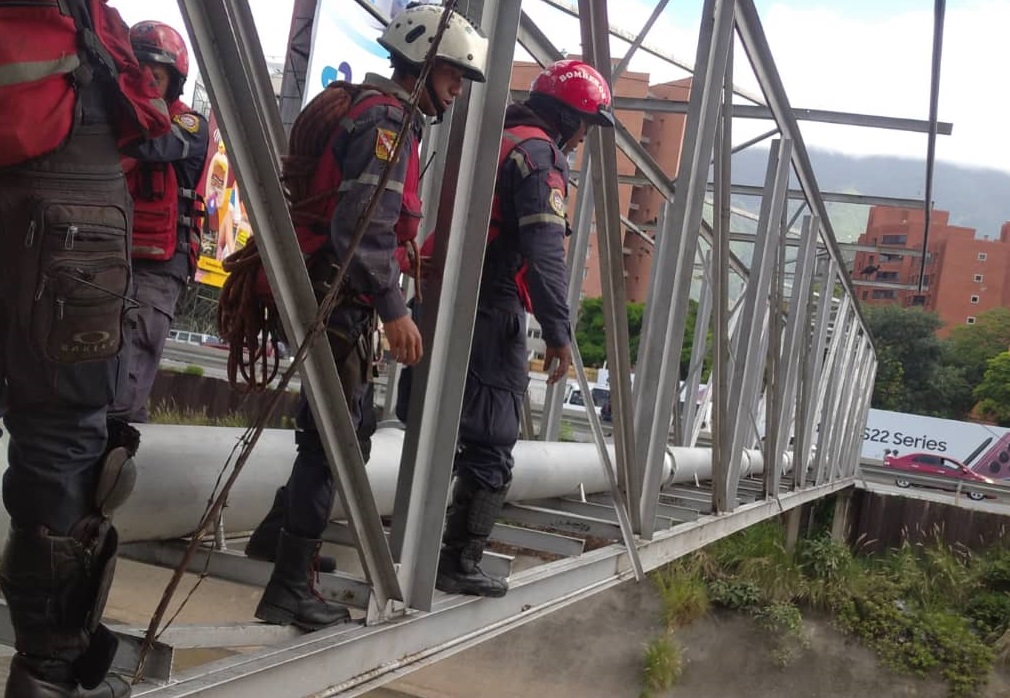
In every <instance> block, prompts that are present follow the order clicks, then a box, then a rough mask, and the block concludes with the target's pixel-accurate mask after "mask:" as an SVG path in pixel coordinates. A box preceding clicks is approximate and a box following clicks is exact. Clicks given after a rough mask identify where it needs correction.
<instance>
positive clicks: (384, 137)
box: [375, 128, 396, 161]
mask: <svg viewBox="0 0 1010 698" xmlns="http://www.w3.org/2000/svg"><path fill="white" fill-rule="evenodd" d="M395 149H396V132H395V131H390V130H389V129H388V128H380V129H377V131H376V134H375V157H377V158H379V159H380V160H387V161H388V160H390V159H391V158H392V157H393V150H395Z"/></svg>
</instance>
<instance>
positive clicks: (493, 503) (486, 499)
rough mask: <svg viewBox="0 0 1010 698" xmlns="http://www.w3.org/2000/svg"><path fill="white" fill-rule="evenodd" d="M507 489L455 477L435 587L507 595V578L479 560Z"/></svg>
mask: <svg viewBox="0 0 1010 698" xmlns="http://www.w3.org/2000/svg"><path fill="white" fill-rule="evenodd" d="M508 489H509V486H508V485H505V486H504V487H499V488H498V489H497V490H489V489H485V488H484V487H482V486H481V485H480V484H479V483H478V482H476V481H474V480H471V479H470V478H467V477H460V478H457V479H456V486H455V488H454V489H453V493H452V502H451V503H450V504H449V510H448V512H447V515H446V525H445V535H444V536H443V538H442V552H441V553H440V555H439V558H438V575H437V576H436V578H435V588H436V589H438V590H439V591H444V592H446V593H448V594H468V595H470V596H492V597H499V596H505V593H506V592H507V591H508V588H509V586H508V580H507V579H504V578H502V577H493V576H491V575H489V574H487V573H486V572H484V570H482V569H481V567H480V561H481V558H482V557H483V556H484V545H485V544H486V543H487V539H488V536H490V535H491V529H492V528H494V522H495V519H497V518H498V514H499V513H501V510H502V507H503V506H504V505H505V495H506V494H507V493H508Z"/></svg>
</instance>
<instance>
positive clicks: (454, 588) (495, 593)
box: [435, 580, 509, 599]
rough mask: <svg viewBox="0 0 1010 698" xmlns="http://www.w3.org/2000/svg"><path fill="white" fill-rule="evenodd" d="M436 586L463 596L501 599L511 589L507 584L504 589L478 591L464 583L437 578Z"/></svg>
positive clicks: (445, 591) (440, 589)
mask: <svg viewBox="0 0 1010 698" xmlns="http://www.w3.org/2000/svg"><path fill="white" fill-rule="evenodd" d="M435 588H436V589H438V590H439V591H441V592H443V593H446V594H461V595H463V596H483V597H484V598H486V599H500V598H501V597H503V596H505V594H507V593H508V591H509V589H508V587H507V586H506V587H505V588H504V589H485V590H481V591H478V590H476V589H473V588H472V587H467V586H464V585H462V584H456V583H455V582H445V581H442V580H436V582H435Z"/></svg>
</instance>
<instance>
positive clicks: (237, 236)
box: [196, 0, 408, 288]
mask: <svg viewBox="0 0 1010 698" xmlns="http://www.w3.org/2000/svg"><path fill="white" fill-rule="evenodd" d="M407 2H408V0H371V4H372V5H373V6H374V7H375V9H376V10H377V11H378V12H379V13H380V14H382V15H383V16H387V17H391V16H395V15H396V14H397V13H399V12H400V11H401V10H402V9H403V8H404V7H406V5H407ZM381 32H382V23H381V22H379V20H377V19H376V18H375V17H374V16H372V15H371V14H370V13H369V12H367V11H366V10H365V9H364V8H362V7H360V6H359V5H358V4H357V3H354V2H349V1H348V0H321V2H319V4H318V5H317V7H316V19H315V24H314V26H313V38H312V54H311V56H310V57H309V68H308V76H307V79H306V87H305V102H306V103H308V101H309V100H311V99H312V98H313V97H315V96H316V95H317V94H319V93H320V92H322V90H323V88H325V87H326V86H327V85H329V84H330V83H331V82H334V81H336V80H343V81H346V82H361V80H362V79H364V77H365V73H368V72H376V73H381V74H383V75H388V74H389V72H390V70H389V54H388V52H387V51H386V50H385V49H384V48H382V47H381V46H379V44H378V43H377V42H376V38H377V37H378V36H379V34H380V33H381ZM210 134H211V142H210V147H209V148H208V152H207V162H206V165H205V167H204V175H203V179H202V181H201V182H200V184H199V185H198V187H197V191H198V192H199V193H200V194H201V195H202V196H203V198H204V202H205V204H206V209H207V215H206V217H205V218H204V225H203V230H202V233H201V236H200V257H199V260H198V262H197V272H196V280H197V281H199V282H200V283H204V284H208V285H211V286H217V287H219V288H220V287H221V286H222V285H223V284H224V280H225V278H227V274H226V273H225V272H224V270H223V269H222V267H221V260H223V259H224V258H225V257H227V256H228V255H229V254H231V253H232V252H235V251H236V250H239V249H241V248H242V247H244V246H245V244H246V242H248V240H249V238H250V237H251V236H252V234H253V231H252V229H251V228H250V226H249V217H248V215H247V214H246V209H245V204H244V203H243V202H242V195H241V187H240V186H239V183H238V182H237V181H236V179H235V173H234V169H233V168H232V167H231V165H230V163H229V161H228V151H227V148H226V147H225V144H224V140H223V139H222V138H221V131H220V129H219V128H218V126H217V122H216V120H215V118H214V115H213V114H211V116H210Z"/></svg>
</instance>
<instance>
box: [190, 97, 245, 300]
mask: <svg viewBox="0 0 1010 698" xmlns="http://www.w3.org/2000/svg"><path fill="white" fill-rule="evenodd" d="M197 191H199V192H200V194H201V195H202V196H203V199H204V202H205V205H206V209H207V215H206V216H205V217H204V223H203V231H202V232H201V235H200V258H199V259H198V260H197V269H196V280H197V281H199V282H200V283H204V284H208V285H210V286H217V287H218V288H220V287H221V286H222V285H224V280H225V278H227V276H228V275H227V274H226V273H225V272H224V270H223V269H222V268H221V260H223V259H224V258H225V257H227V256H228V255H230V254H231V253H232V252H235V251H236V250H240V249H242V248H243V247H245V244H246V242H248V241H249V238H250V236H251V235H252V229H251V228H250V227H249V216H248V215H247V214H246V210H245V205H244V204H243V203H242V197H241V194H240V191H239V184H238V181H237V180H236V179H235V172H234V170H233V169H232V167H231V165H230V164H229V162H228V151H227V149H226V148H225V145H224V139H223V138H222V137H221V129H220V128H218V125H217V120H216V119H215V118H214V115H213V114H211V115H210V148H208V151H207V163H206V164H205V165H204V173H203V180H202V181H201V182H200V184H199V186H198V187H197Z"/></svg>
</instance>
